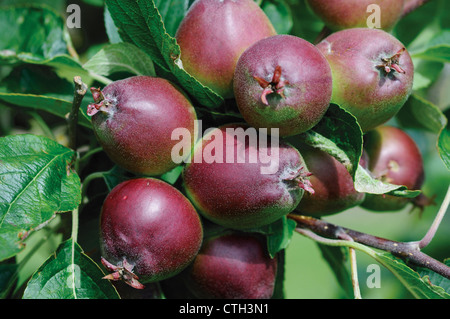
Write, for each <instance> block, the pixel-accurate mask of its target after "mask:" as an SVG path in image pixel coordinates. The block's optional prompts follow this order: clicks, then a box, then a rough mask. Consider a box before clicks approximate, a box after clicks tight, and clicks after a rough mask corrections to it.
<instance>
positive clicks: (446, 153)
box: [437, 111, 450, 169]
mask: <svg viewBox="0 0 450 319" xmlns="http://www.w3.org/2000/svg"><path fill="white" fill-rule="evenodd" d="M445 114H446V116H447V118H448V117H449V116H450V111H447V112H446V113H445ZM449 125H450V124H449V123H448V122H447V123H446V125H445V126H444V127H443V128H442V130H441V132H440V133H439V136H438V142H437V147H438V151H439V156H440V157H441V159H442V161H443V162H444V164H445V166H446V167H447V169H450V127H449Z"/></svg>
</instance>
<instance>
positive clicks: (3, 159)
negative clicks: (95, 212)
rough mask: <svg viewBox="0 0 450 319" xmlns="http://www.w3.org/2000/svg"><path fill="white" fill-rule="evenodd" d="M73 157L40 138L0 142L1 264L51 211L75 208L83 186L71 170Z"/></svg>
mask: <svg viewBox="0 0 450 319" xmlns="http://www.w3.org/2000/svg"><path fill="white" fill-rule="evenodd" d="M73 156H74V152H73V151H72V150H70V149H68V148H66V147H64V146H62V145H60V144H58V143H56V142H54V141H53V140H50V139H47V138H44V137H40V136H35V135H28V134H24V135H12V136H7V137H2V138H0V163H1V165H0V261H1V260H4V259H6V258H8V257H12V256H14V255H15V254H17V253H18V252H19V251H20V250H21V249H22V248H23V246H22V241H21V238H23V237H24V236H25V234H28V233H29V232H31V231H33V230H35V229H36V228H39V226H42V225H45V223H47V222H48V221H50V220H51V219H52V218H53V217H54V215H55V213H57V212H64V211H69V210H73V209H75V208H76V207H78V205H79V204H80V202H81V183H80V179H79V177H78V175H77V174H76V173H75V172H73V171H72V170H71V168H70V163H71V161H72V158H73ZM25 237H26V236H25Z"/></svg>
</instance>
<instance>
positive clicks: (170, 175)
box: [160, 165, 183, 185]
mask: <svg viewBox="0 0 450 319" xmlns="http://www.w3.org/2000/svg"><path fill="white" fill-rule="evenodd" d="M182 172H183V166H182V165H180V166H177V167H175V168H174V169H172V170H170V171H168V172H167V173H164V174H162V175H161V176H160V178H161V179H162V180H163V181H165V182H167V183H169V184H172V185H173V184H175V182H176V181H177V180H178V178H179V177H180V176H181V173H182Z"/></svg>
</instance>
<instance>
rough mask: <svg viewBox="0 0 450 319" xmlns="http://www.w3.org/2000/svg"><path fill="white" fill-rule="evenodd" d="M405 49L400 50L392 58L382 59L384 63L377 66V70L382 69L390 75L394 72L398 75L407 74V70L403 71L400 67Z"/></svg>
mask: <svg viewBox="0 0 450 319" xmlns="http://www.w3.org/2000/svg"><path fill="white" fill-rule="evenodd" d="M405 50H406V49H405V48H404V47H403V48H401V49H400V50H398V52H397V53H396V54H394V55H393V56H392V57H390V58H381V61H382V63H381V64H379V65H377V68H382V69H383V70H384V72H386V74H388V73H390V72H391V71H392V70H395V71H397V72H398V73H402V74H405V73H406V72H405V70H403V69H402V68H401V67H400V65H399V60H400V56H401V55H402V53H403V52H405Z"/></svg>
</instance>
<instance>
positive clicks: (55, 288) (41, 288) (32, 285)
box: [23, 239, 119, 299]
mask: <svg viewBox="0 0 450 319" xmlns="http://www.w3.org/2000/svg"><path fill="white" fill-rule="evenodd" d="M103 276H104V273H103V272H102V270H101V269H100V268H99V267H98V266H97V264H96V263H95V262H94V261H93V260H92V259H90V258H89V257H88V256H87V255H86V254H84V252H83V250H82V249H81V247H80V246H79V245H78V244H77V243H75V242H74V241H73V239H69V240H67V241H65V242H63V243H62V244H61V245H60V246H59V248H58V250H57V251H56V252H55V254H53V255H52V256H50V257H49V258H48V259H47V260H46V261H45V263H44V264H43V265H42V266H41V267H40V268H39V269H38V270H37V271H36V272H35V273H34V274H33V276H32V277H31V279H30V281H29V282H28V284H27V287H26V289H25V292H24V295H23V298H24V299H119V295H118V293H117V291H116V290H115V288H114V287H113V286H112V284H111V283H110V282H109V281H108V280H104V279H102V277H103Z"/></svg>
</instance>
